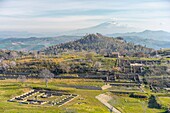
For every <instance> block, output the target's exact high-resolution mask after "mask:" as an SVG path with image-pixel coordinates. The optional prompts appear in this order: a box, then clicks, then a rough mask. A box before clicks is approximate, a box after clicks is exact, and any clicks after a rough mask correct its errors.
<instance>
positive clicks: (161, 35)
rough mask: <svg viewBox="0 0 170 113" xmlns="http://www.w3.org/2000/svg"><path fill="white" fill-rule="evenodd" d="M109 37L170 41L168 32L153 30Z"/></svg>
mask: <svg viewBox="0 0 170 113" xmlns="http://www.w3.org/2000/svg"><path fill="white" fill-rule="evenodd" d="M108 36H113V37H118V36H121V37H134V38H137V37H140V38H143V39H153V40H159V41H170V33H169V32H166V31H162V30H159V31H151V30H145V31H143V32H130V33H113V34H108Z"/></svg>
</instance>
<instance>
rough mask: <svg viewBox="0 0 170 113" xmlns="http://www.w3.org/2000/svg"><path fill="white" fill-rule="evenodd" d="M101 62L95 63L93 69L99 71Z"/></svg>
mask: <svg viewBox="0 0 170 113" xmlns="http://www.w3.org/2000/svg"><path fill="white" fill-rule="evenodd" d="M101 65H102V64H101V62H95V64H94V68H96V69H99V68H100V67H101Z"/></svg>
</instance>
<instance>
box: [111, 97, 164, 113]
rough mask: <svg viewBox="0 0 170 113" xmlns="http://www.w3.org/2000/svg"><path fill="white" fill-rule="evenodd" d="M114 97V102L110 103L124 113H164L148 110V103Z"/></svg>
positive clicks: (162, 111)
mask: <svg viewBox="0 0 170 113" xmlns="http://www.w3.org/2000/svg"><path fill="white" fill-rule="evenodd" d="M111 95H112V98H113V99H112V100H111V101H110V102H109V103H110V104H111V105H113V106H115V107H116V108H117V109H118V110H120V111H121V112H122V113H164V112H165V110H163V109H151V108H148V101H147V100H142V99H136V98H130V97H128V96H116V95H113V94H111Z"/></svg>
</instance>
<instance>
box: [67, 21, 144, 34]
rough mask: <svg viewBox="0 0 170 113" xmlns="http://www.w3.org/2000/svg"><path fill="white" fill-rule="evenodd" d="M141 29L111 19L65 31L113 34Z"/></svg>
mask: <svg viewBox="0 0 170 113" xmlns="http://www.w3.org/2000/svg"><path fill="white" fill-rule="evenodd" d="M139 31H142V30H141V29H139V28H134V27H129V26H127V25H122V24H119V23H117V22H115V21H109V22H105V23H101V24H99V25H96V26H92V27H89V28H84V29H77V30H74V31H69V32H65V33H64V34H66V35H81V36H82V35H85V34H89V33H101V34H112V33H127V32H139Z"/></svg>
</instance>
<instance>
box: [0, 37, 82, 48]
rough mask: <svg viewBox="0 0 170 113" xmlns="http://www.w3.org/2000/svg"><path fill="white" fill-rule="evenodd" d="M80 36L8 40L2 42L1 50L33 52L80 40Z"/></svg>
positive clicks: (0, 44)
mask: <svg viewBox="0 0 170 113" xmlns="http://www.w3.org/2000/svg"><path fill="white" fill-rule="evenodd" d="M79 38H80V37H79V36H58V37H47V38H36V37H31V38H8V39H2V40H0V48H1V49H8V50H19V51H21V50H24V51H33V50H41V49H43V48H45V47H48V46H52V45H56V44H60V43H65V42H69V41H73V40H76V39H79Z"/></svg>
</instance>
